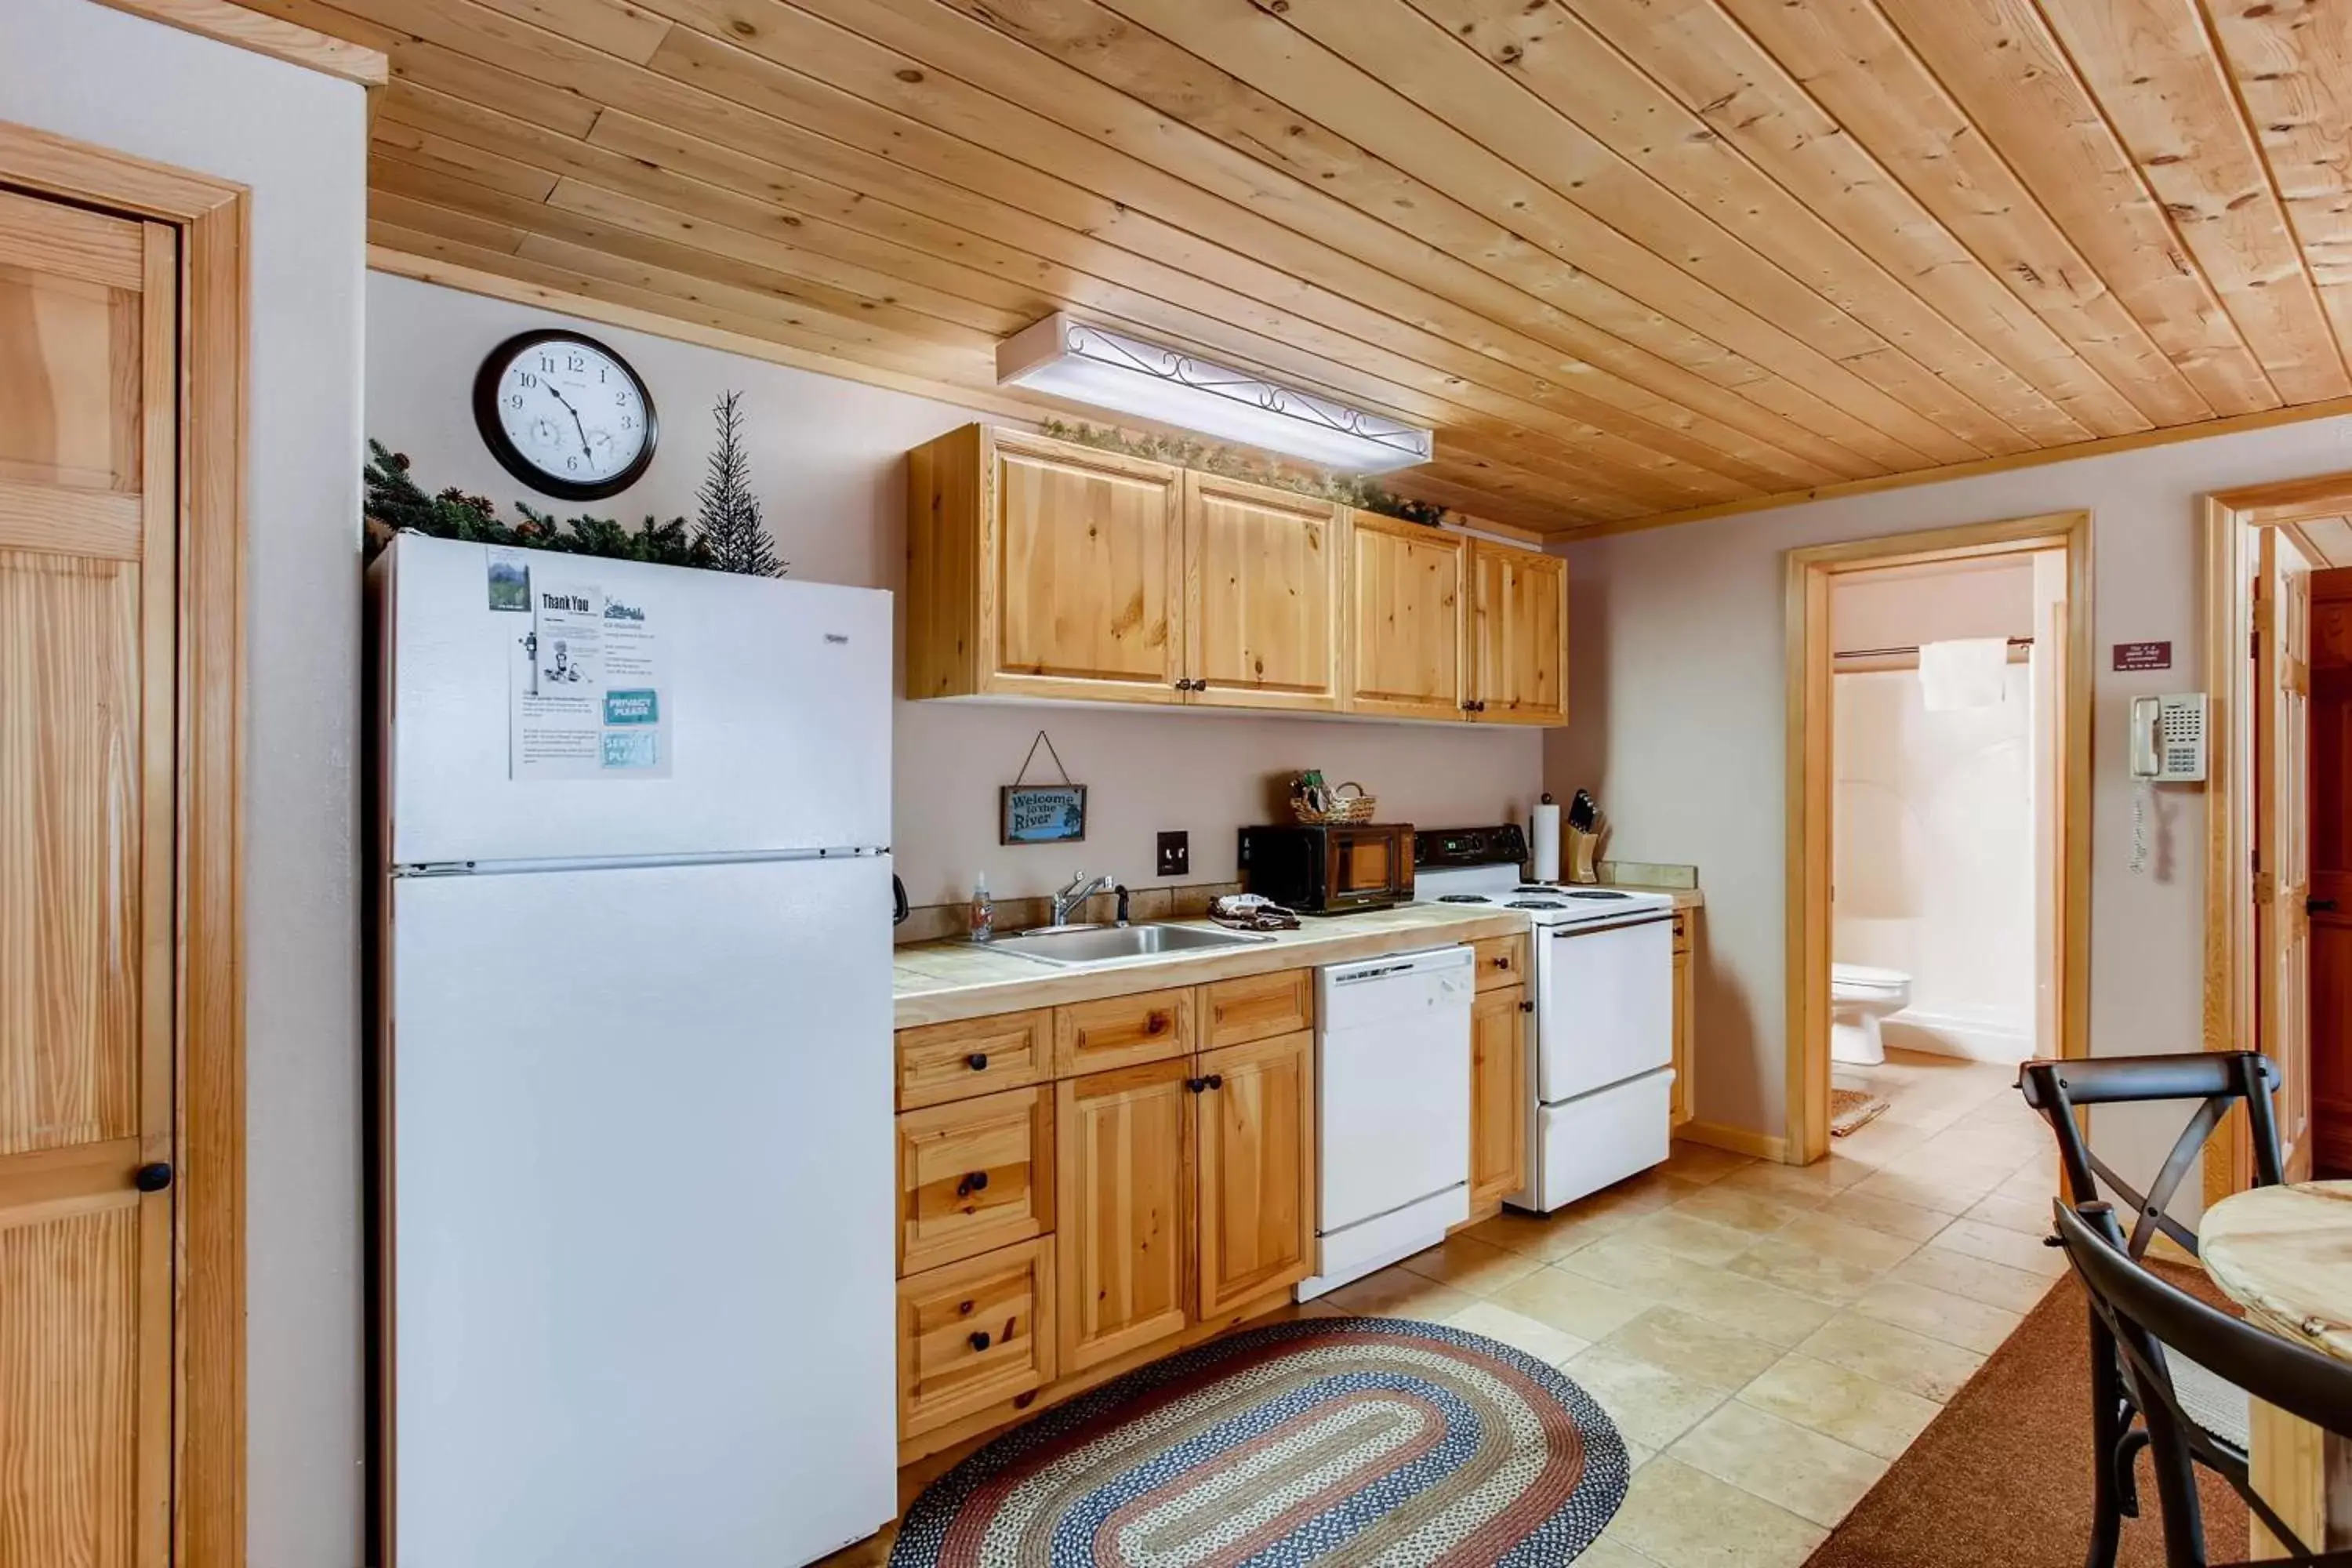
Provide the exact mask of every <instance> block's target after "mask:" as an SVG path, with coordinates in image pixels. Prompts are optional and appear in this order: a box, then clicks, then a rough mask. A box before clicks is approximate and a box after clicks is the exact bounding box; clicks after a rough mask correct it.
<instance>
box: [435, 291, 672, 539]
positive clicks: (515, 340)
mask: <svg viewBox="0 0 2352 1568" xmlns="http://www.w3.org/2000/svg"><path fill="white" fill-rule="evenodd" d="M549 342H556V343H578V344H580V345H581V346H582V347H583V348H591V349H594V350H595V351H596V352H597V353H601V354H603V355H604V357H605V358H606V359H609V360H611V361H612V362H613V363H614V364H616V365H619V366H620V367H621V374H623V375H625V376H627V377H628V378H629V384H630V385H632V386H634V387H635V388H636V389H637V400H638V401H639V402H640V403H642V404H644V405H645V410H646V444H645V447H643V448H642V449H641V450H640V451H639V452H638V453H637V455H636V457H635V458H634V459H632V460H631V462H630V464H629V466H628V467H627V468H623V469H622V470H621V471H620V472H619V473H617V474H614V476H613V477H612V478H610V479H590V480H586V481H582V480H575V479H559V478H557V477H556V476H555V475H553V474H551V473H549V472H547V471H546V470H545V469H543V468H541V467H540V466H539V465H538V464H536V463H534V462H532V461H531V460H530V458H527V457H525V456H524V455H523V453H522V450H521V448H520V447H517V446H516V445H515V444H514V442H513V441H511V440H509V438H508V437H507V433H506V429H505V427H504V426H501V425H500V424H499V382H500V381H502V380H503V379H505V376H506V371H507V367H508V366H509V365H510V364H512V363H514V360H515V356H517V355H518V354H520V353H522V352H523V351H524V350H525V349H529V348H533V347H536V346H537V345H539V344H541V343H549ZM474 426H475V428H476V429H477V430H478V431H479V432H480V433H481V437H482V445H484V446H485V447H488V448H489V449H490V456H491V457H493V458H497V459H498V460H499V467H500V468H504V469H505V470H506V471H507V472H508V473H509V474H512V475H513V476H514V477H515V478H516V479H520V480H521V481H522V482H523V483H524V484H527V485H529V486H530V488H531V489H534V490H537V491H538V492H539V493H540V494H541V495H546V496H553V497H555V498H556V499H557V500H604V498H605V497H607V496H616V495H619V494H620V493H621V492H622V491H623V490H625V489H628V488H629V487H630V486H631V485H634V484H635V483H636V482H637V481H638V480H639V479H642V478H644V477H645V472H646V468H647V467H649V466H650V465H651V464H652V462H653V460H654V448H655V447H658V446H660V445H661V416H659V415H658V414H656V412H655V411H654V395H653V391H652V389H651V388H649V387H647V386H646V380H645V377H643V376H641V375H639V374H637V367H636V366H635V365H633V364H631V363H629V362H628V361H627V360H625V359H624V358H622V357H621V355H620V353H618V351H616V350H614V348H612V347H611V346H610V345H609V344H606V343H602V342H597V341H596V340H595V339H594V338H592V337H590V336H589V335H588V334H587V333H585V332H574V331H565V330H563V329H562V328H560V327H542V328H539V329H537V330H536V331H528V332H517V333H516V334H515V335H514V336H512V337H510V338H509V339H507V340H506V341H505V342H502V343H500V344H499V346H498V347H496V348H494V349H492V350H491V351H490V352H489V354H488V357H487V358H485V359H484V360H483V361H482V367H481V369H479V370H478V371H476V372H475V373H474Z"/></svg>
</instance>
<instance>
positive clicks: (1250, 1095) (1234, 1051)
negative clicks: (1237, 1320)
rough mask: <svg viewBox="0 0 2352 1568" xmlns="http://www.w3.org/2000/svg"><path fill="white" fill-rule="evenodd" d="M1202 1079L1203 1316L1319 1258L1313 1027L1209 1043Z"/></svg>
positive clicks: (1293, 1280) (1278, 1285)
mask: <svg viewBox="0 0 2352 1568" xmlns="http://www.w3.org/2000/svg"><path fill="white" fill-rule="evenodd" d="M1196 1081H1198V1082H1200V1083H1201V1084H1202V1086H1203V1088H1202V1092H1201V1106H1200V1132H1201V1208H1200V1215H1201V1221H1200V1234H1201V1247H1200V1255H1201V1268H1200V1272H1201V1316H1202V1319H1204V1320H1205V1319H1209V1318H1213V1317H1214V1316H1216V1315H1217V1314H1218V1313H1220V1312H1223V1311H1225V1310H1228V1309H1230V1308H1234V1307H1238V1306H1240V1305H1241V1304H1242V1303H1243V1302H1244V1301H1248V1300H1252V1299H1254V1298H1255V1297H1259V1296H1263V1295H1265V1293H1266V1292H1267V1291H1269V1290H1278V1289H1282V1288H1283V1287H1284V1286H1286V1285H1295V1284H1297V1282H1298V1281H1299V1280H1301V1279H1306V1278H1307V1273H1308V1272H1309V1270H1310V1268H1312V1266H1313V1263H1314V1243H1315V1031H1314V1030H1312V1029H1301V1030H1299V1031H1297V1033H1295V1034H1288V1035H1276V1036H1275V1037H1272V1038H1270V1039H1264V1040H1253V1041H1251V1042H1250V1043H1249V1044H1247V1045H1242V1046H1226V1047H1223V1048H1222V1049H1219V1050H1213V1051H1203V1052H1202V1053H1201V1057H1200V1059H1199V1068H1198V1073H1197V1079H1196Z"/></svg>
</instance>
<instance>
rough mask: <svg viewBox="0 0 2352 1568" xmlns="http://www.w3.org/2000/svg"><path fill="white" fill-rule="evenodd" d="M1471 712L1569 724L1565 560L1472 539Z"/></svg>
mask: <svg viewBox="0 0 2352 1568" xmlns="http://www.w3.org/2000/svg"><path fill="white" fill-rule="evenodd" d="M1470 561H1471V566H1472V574H1473V579H1474V581H1473V591H1472V595H1471V604H1470V701H1471V703H1472V710H1471V715H1470V716H1471V718H1472V719H1474V720H1475V721H1478V722H1479V723H1483V724H1565V723H1567V722H1568V563H1567V562H1565V561H1562V560H1561V559H1559V557H1558V556H1556V555H1538V554H1536V553H1535V552H1532V551H1527V550H1510V549H1507V548H1505V547H1503V546H1501V545H1496V544H1488V543H1486V542H1484V541H1473V542H1472V543H1471V546H1470Z"/></svg>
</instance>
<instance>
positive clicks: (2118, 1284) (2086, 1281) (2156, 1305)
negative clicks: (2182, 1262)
mask: <svg viewBox="0 0 2352 1568" xmlns="http://www.w3.org/2000/svg"><path fill="white" fill-rule="evenodd" d="M2051 1206H2052V1209H2053V1214H2054V1216H2055V1218H2056V1220H2057V1225H2058V1238H2059V1240H2060V1242H2061V1243H2062V1244H2063V1246H2064V1247H2065V1248H2066V1257H2067V1260H2068V1261H2069V1262H2071V1263H2072V1264H2073V1265H2074V1272H2075V1273H2076V1275H2078V1276H2079V1277H2080V1278H2081V1279H2082V1281H2083V1287H2084V1289H2085V1290H2086V1291H2088V1292H2089V1294H2090V1298H2091V1306H2092V1310H2094V1311H2095V1312H2097V1313H2098V1315H2099V1318H2100V1321H2102V1322H2104V1323H2105V1325H2106V1328H2107V1331H2109V1332H2110V1333H2112V1334H2113V1335H2114V1336H2115V1340H2116V1347H2117V1349H2118V1350H2120V1351H2121V1352H2122V1353H2123V1358H2124V1363H2125V1368H2126V1373H2128V1374H2129V1376H2130V1379H2131V1383H2132V1386H2133V1393H2134V1394H2135V1395H2136V1396H2137V1398H2136V1403H2137V1405H2139V1407H2140V1411H2141V1413H2142V1414H2143V1415H2145V1416H2146V1417H2147V1424H2148V1436H2149V1438H2150V1440H2151V1441H2153V1442H2154V1443H2155V1444H2156V1445H2157V1447H2158V1455H2159V1457H2160V1458H2161V1457H2165V1456H2166V1453H2167V1450H2168V1449H2169V1450H2170V1451H2171V1453H2172V1455H2174V1456H2179V1458H2182V1459H2183V1460H2184V1461H2185V1458H2186V1455H2185V1454H2184V1453H2183V1450H2193V1451H2194V1452H2196V1453H2197V1454H2198V1456H2199V1457H2200V1458H2206V1459H2207V1461H2208V1463H2209V1464H2213V1468H2216V1469H2218V1470H2219V1471H2220V1473H2221V1475H2222V1477H2223V1478H2224V1479H2227V1480H2228V1481H2229V1482H2230V1484H2231V1486H2232V1487H2233V1488H2235V1489H2237V1491H2238V1492H2239V1494H2240V1495H2241V1496H2242V1497H2243V1498H2244V1499H2245V1500H2246V1506H2247V1507H2248V1508H2250V1509H2252V1510H2253V1512H2254V1513H2255V1515H2256V1516H2257V1517H2259V1518H2260V1519H2261V1520H2262V1521H2263V1523H2264V1524H2265V1525H2267V1526H2268V1527H2269V1528H2270V1531H2271V1533H2272V1534H2273V1535H2275V1536H2277V1537H2278V1539H2279V1540H2280V1541H2281V1542H2284V1543H2285V1544H2286V1545H2287V1546H2288V1547H2289V1548H2290V1549H2291V1550H2293V1551H2294V1552H2297V1553H2301V1554H2307V1553H2308V1552H2309V1551H2310V1548H2308V1547H2306V1546H2305V1545H2304V1544H2303V1543H2302V1542H2298V1541H2297V1540H2296V1538H2295V1536H2294V1531H2291V1530H2289V1529H2288V1528H2287V1526H2286V1525H2285V1524H2284V1522H2283V1521H2281V1520H2280V1519H2279V1517H2278V1515H2277V1514H2276V1513H2275V1512H2273V1510H2272V1509H2271V1507H2270V1505H2269V1504H2268V1503H2267V1502H2265V1501H2263V1499H2262V1497H2261V1496H2260V1495H2259V1494H2258V1493H2257V1492H2255V1491H2254V1489H2252V1486H2250V1485H2249V1484H2248V1482H2247V1479H2246V1474H2245V1458H2244V1456H2243V1455H2240V1454H2231V1453H2227V1452H2225V1451H2222V1450H2220V1449H2219V1448H2218V1446H2217V1445H2215V1444H2214V1442H2213V1441H2212V1439H2211V1438H2210V1437H2209V1436H2205V1435H2204V1434H2203V1433H2202V1430H2201V1428H2200V1427H2199V1426H2197V1424H2196V1423H2195V1422H2194V1421H2192V1420H2191V1419H2190V1418H2189V1415H2188V1414H2187V1413H2186V1412H2185V1411H2183V1410H2182V1409H2181V1406H2180V1401H2179V1395H2178V1394H2176V1393H2175V1392H2174V1391H2173V1386H2172V1375H2171V1373H2170V1371H2169V1370H2168V1364H2167V1361H2166V1357H2165V1354H2164V1351H2166V1350H2169V1351H2170V1352H2172V1353H2174V1354H2175V1355H2179V1356H2185V1357H2187V1358H2188V1359H2189V1360H2190V1361H2193V1362H2196V1363H2198V1364H2199V1365H2200V1366H2202V1367H2204V1368H2205V1369H2206V1370H2207V1371H2208V1372H2210V1373H2213V1374H2214V1375H2216V1376H2218V1377H2220V1378H2221V1379H2223V1380H2224V1381H2225V1382H2229V1383H2232V1384H2236V1385H2237V1386H2238V1387H2240V1388H2242V1389H2244V1390H2245V1391H2246V1392H2247V1393H2248V1394H2252V1396H2253V1397H2255V1398H2256V1399H2259V1400H2262V1401H2263V1402H2264V1403H2266V1404H2269V1405H2276V1406H2277V1407H2278V1408H2279V1409H2281V1410H2284V1411H2286V1412H2287V1413H2289V1414H2290V1415H2298V1416H2300V1417H2302V1418H2303V1419H2304V1420H2305V1421H2307V1422H2309V1423H2311V1424H2312V1425H2313V1426H2317V1427H2318V1428H2320V1429H2321V1430H2322V1431H2325V1432H2330V1433H2336V1434H2339V1435H2346V1436H2352V1364H2347V1363H2344V1362H2340V1361H2337V1360H2336V1359H2335V1358H2334V1357H2333V1356H2327V1355H2322V1354H2321V1353H2320V1352H2317V1351H2315V1350H2311V1349H2309V1348H2307V1347H2305V1346H2303V1345H2299V1344H2296V1343H2294V1342H2293V1341H2290V1340H2286V1339H2283V1338H2281V1337H2280V1336H2278V1335H2277V1334H2273V1333H2270V1332H2267V1331H2264V1330H2262V1329H2258V1328H2256V1327H2254V1326H2253V1325H2252V1324H2251V1323H2247V1322H2243V1321H2240V1320H2238V1319H2236V1318H2233V1317H2231V1316H2230V1315H2229V1314H2228V1313H2226V1312H2219V1311H2216V1310H2213V1309H2212V1308H2210V1307H2209V1306H2207V1305H2206V1304H2205V1303H2204V1302H2202V1301H2200V1300H2198V1299H2197V1298H2196V1297H2194V1296H2191V1295H2189V1293H2188V1292H2187V1291H2185V1290H2182V1289H2179V1287H2177V1286H2175V1285H2173V1284H2171V1283H2169V1282H2168V1281H2167V1280H2166V1279H2163V1278H2162V1277H2161V1276H2159V1275H2158V1274H2156V1273H2155V1272H2154V1271H2152V1270H2150V1269H2148V1268H2144V1267H2142V1266H2141V1265H2140V1264H2139V1263H2137V1262H2136V1261H2135V1260H2134V1259H2132V1258H2130V1257H2129V1256H2127V1255H2126V1252H2125V1251H2124V1239H2123V1229H2122V1227H2121V1226H2118V1225H2117V1224H2116V1216H2115V1211H2114V1209H2113V1208H2111V1207H2110V1206H2109V1205H2106V1204H2104V1203H2087V1204H2083V1205H2077V1207H2075V1208H2069V1207H2067V1206H2066V1205H2065V1204H2063V1203H2053V1205H2051ZM2217 1459H2218V1460H2221V1461H2222V1462H2221V1463H2218V1464H2215V1463H2214V1461H2215V1460H2217ZM2162 1469H2163V1466H2161V1465H2159V1466H2158V1470H2159V1472H2161V1471H2162ZM2184 1501H2187V1500H2184Z"/></svg>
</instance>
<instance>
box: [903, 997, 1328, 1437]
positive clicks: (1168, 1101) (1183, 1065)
mask: <svg viewBox="0 0 2352 1568" xmlns="http://www.w3.org/2000/svg"><path fill="white" fill-rule="evenodd" d="M1313 980H1314V977H1313V973H1312V972H1311V971H1307V970H1298V971H1291V972H1285V973H1276V974H1265V975H1253V976H1250V977H1247V978H1245V979H1242V980H1230V981H1220V982H1216V983H1214V984H1208V985H1202V986H1199V987H1197V988H1195V987H1182V988H1176V989H1161V990H1158V991H1150V992H1144V993H1139V994H1134V995H1129V996H1114V997H1108V998H1104V999H1102V1000H1098V1001H1091V1002H1083V1003H1076V1004H1073V1005H1069V1006H1066V1007H1057V1008H1054V1009H1051V1010H1050V1013H1049V1012H1047V1011H1043V1010H1041V1011H1035V1012H1031V1013H1026V1014H1022V1015H1017V1016H1016V1015H1007V1016H1005V1017H1003V1018H1001V1019H974V1020H971V1021H969V1022H967V1023H960V1024H952V1025H931V1026H924V1027H920V1028H910V1029H904V1030H901V1031H899V1035H898V1049H899V1059H900V1083H901V1086H902V1089H901V1093H902V1096H904V1095H905V1094H906V1093H907V1090H908V1088H909V1087H912V1088H913V1089H915V1091H916V1098H918V1099H921V1098H927V1097H929V1096H931V1095H939V1094H961V1095H963V1096H965V1098H961V1099H956V1100H950V1101H948V1102H947V1103H943V1104H915V1105H913V1106H912V1107H911V1108H909V1109H906V1110H901V1112H900V1113H899V1116H898V1187H899V1193H898V1200H899V1215H898V1218H899V1236H898V1247H899V1273H900V1276H901V1278H900V1279H899V1282H898V1320H899V1358H898V1359H899V1426H898V1436H899V1445H900V1447H899V1454H900V1458H901V1460H902V1461H903V1460H906V1459H909V1458H915V1457H918V1456H919V1454H921V1453H923V1452H927V1451H930V1450H933V1449H936V1448H939V1447H945V1446H947V1445H948V1444H949V1443H950V1442H953V1441H957V1440H961V1438H962V1437H965V1436H972V1435H975V1434H976V1433H978V1432H980V1431H984V1430H986V1429H988V1428H989V1427H991V1426H995V1425H998V1424H1000V1423H1002V1422H1004V1421H1010V1420H1013V1419H1015V1418H1017V1417H1018V1416H1020V1415H1023V1414H1024V1413H1025V1412H1027V1411H1029V1410H1034V1409H1036V1408H1039V1407H1041V1405H1042V1404H1044V1403H1050V1402H1052V1401H1053V1400H1054V1399H1055V1398H1058V1397H1065V1396H1066V1395H1067V1394H1070V1393H1073V1392H1076V1390H1077V1389H1078V1388H1080V1387H1084V1386H1086V1385H1087V1384H1091V1383H1093V1382H1096V1381H1098V1380H1099V1379H1101V1378H1103V1377H1106V1376H1108V1375H1111V1374H1113V1373H1116V1372H1118V1371H1119V1370H1122V1369H1123V1367H1124V1366H1125V1365H1128V1364H1133V1363H1137V1362H1139V1361H1144V1360H1149V1359H1150V1358H1151V1357H1153V1356H1155V1355H1159V1354H1164V1353H1166V1352H1168V1351H1170V1350H1172V1349H1174V1348H1175V1347H1176V1345H1177V1344H1178V1343H1179V1342H1183V1341H1185V1340H1186V1339H1187V1337H1188V1336H1190V1337H1192V1338H1197V1337H1199V1336H1201V1335H1204V1334H1207V1333H1209V1332H1213V1331H1215V1329H1216V1328H1218V1327H1220V1326H1222V1321H1225V1320H1231V1319H1233V1318H1234V1315H1235V1314H1237V1313H1239V1312H1242V1311H1243V1310H1244V1309H1248V1310H1259V1309H1260V1308H1261V1305H1262V1304H1264V1303H1266V1302H1267V1300H1268V1298H1270V1297H1274V1296H1276V1293H1277V1292H1281V1291H1283V1290H1286V1289H1287V1288H1288V1287H1289V1286H1291V1285H1294V1284H1296V1283H1297V1281H1299V1280H1300V1279H1305V1278H1306V1277H1307V1275H1308V1274H1309V1273H1311V1272H1312V1271H1313V1268H1314V1265H1315V1032H1314V1026H1313V1025H1314V995H1315V988H1314V984H1313ZM1049 1025H1050V1026H1049ZM1047 1039H1050V1040H1051V1041H1052V1042H1053V1049H1052V1057H1053V1066H1052V1067H1051V1068H1050V1069H1047V1068H1043V1066H1042V1064H1039V1065H1038V1066H1036V1067H1034V1068H1033V1065H1032V1064H1033V1062H1035V1061H1036V1052H1037V1051H1038V1049H1039V1048H1040V1047H1042V1046H1043V1044H1044V1042H1045V1040H1047ZM978 1047H988V1048H987V1049H981V1048H978ZM1008 1055H1009V1057H1010V1058H1011V1061H1012V1063H1013V1068H1014V1069H1015V1070H1019V1071H1024V1072H1025V1071H1030V1070H1044V1071H1046V1073H1047V1076H1049V1077H1052V1078H1054V1079H1055V1081H1052V1082H1048V1083H1041V1084H1036V1085H1034V1086H1031V1087H1025V1088H1021V1089H1003V1090H1000V1091H998V1092H995V1093H983V1092H979V1090H981V1089H985V1088H988V1087H992V1086H991V1085H990V1082H989V1080H990V1079H991V1077H992V1075H994V1074H996V1073H998V1071H999V1070H1000V1069H999V1066H998V1064H999V1061H1000V1058H1005V1057H1007V1056H1008ZM980 1056H985V1057H987V1058H988V1060H987V1063H986V1065H985V1066H983V1067H972V1066H971V1065H970V1064H969V1062H967V1061H966V1060H965V1059H964V1058H967V1057H980ZM905 1102H906V1101H905V1100H903V1099H902V1104H903V1103H905Z"/></svg>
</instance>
